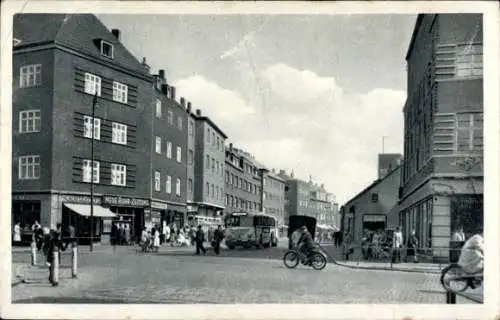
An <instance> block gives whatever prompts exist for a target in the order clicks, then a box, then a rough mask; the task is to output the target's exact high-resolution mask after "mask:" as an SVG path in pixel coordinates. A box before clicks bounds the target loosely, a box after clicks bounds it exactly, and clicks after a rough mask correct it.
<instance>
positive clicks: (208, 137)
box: [207, 128, 210, 143]
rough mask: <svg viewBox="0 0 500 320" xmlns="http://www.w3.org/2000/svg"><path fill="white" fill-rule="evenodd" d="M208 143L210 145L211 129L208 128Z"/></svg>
mask: <svg viewBox="0 0 500 320" xmlns="http://www.w3.org/2000/svg"><path fill="white" fill-rule="evenodd" d="M207 143H210V128H207Z"/></svg>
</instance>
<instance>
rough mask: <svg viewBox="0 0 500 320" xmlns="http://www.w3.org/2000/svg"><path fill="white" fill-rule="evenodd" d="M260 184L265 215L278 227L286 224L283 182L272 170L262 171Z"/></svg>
mask: <svg viewBox="0 0 500 320" xmlns="http://www.w3.org/2000/svg"><path fill="white" fill-rule="evenodd" d="M263 173H264V176H263V182H262V189H263V193H262V203H263V205H262V207H263V210H262V211H264V212H265V213H266V214H269V215H271V216H273V217H275V218H276V219H277V221H278V225H279V226H282V225H285V224H287V223H288V221H285V180H283V179H282V178H280V177H279V176H278V175H277V174H276V172H275V170H274V169H272V170H271V171H269V170H265V171H263Z"/></svg>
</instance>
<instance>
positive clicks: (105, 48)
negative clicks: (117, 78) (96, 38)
mask: <svg viewBox="0 0 500 320" xmlns="http://www.w3.org/2000/svg"><path fill="white" fill-rule="evenodd" d="M101 55H103V56H105V57H106V58H111V59H113V57H114V48H113V45H112V44H111V43H109V42H107V41H104V40H101Z"/></svg>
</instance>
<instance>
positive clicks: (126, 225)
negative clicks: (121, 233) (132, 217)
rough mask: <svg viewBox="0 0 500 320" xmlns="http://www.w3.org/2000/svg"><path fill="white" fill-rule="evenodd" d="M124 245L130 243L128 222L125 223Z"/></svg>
mask: <svg viewBox="0 0 500 320" xmlns="http://www.w3.org/2000/svg"><path fill="white" fill-rule="evenodd" d="M125 245H127V246H128V245H130V223H125Z"/></svg>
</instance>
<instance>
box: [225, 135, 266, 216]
mask: <svg viewBox="0 0 500 320" xmlns="http://www.w3.org/2000/svg"><path fill="white" fill-rule="evenodd" d="M225 162H226V167H225V168H226V169H225V206H226V210H225V213H232V212H238V211H246V212H261V211H262V172H261V171H260V168H259V165H258V164H257V163H256V161H255V159H254V158H253V157H252V156H251V155H250V154H249V153H248V152H245V151H243V150H241V149H237V148H234V147H233V144H232V143H230V144H229V147H227V148H226V155H225Z"/></svg>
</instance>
